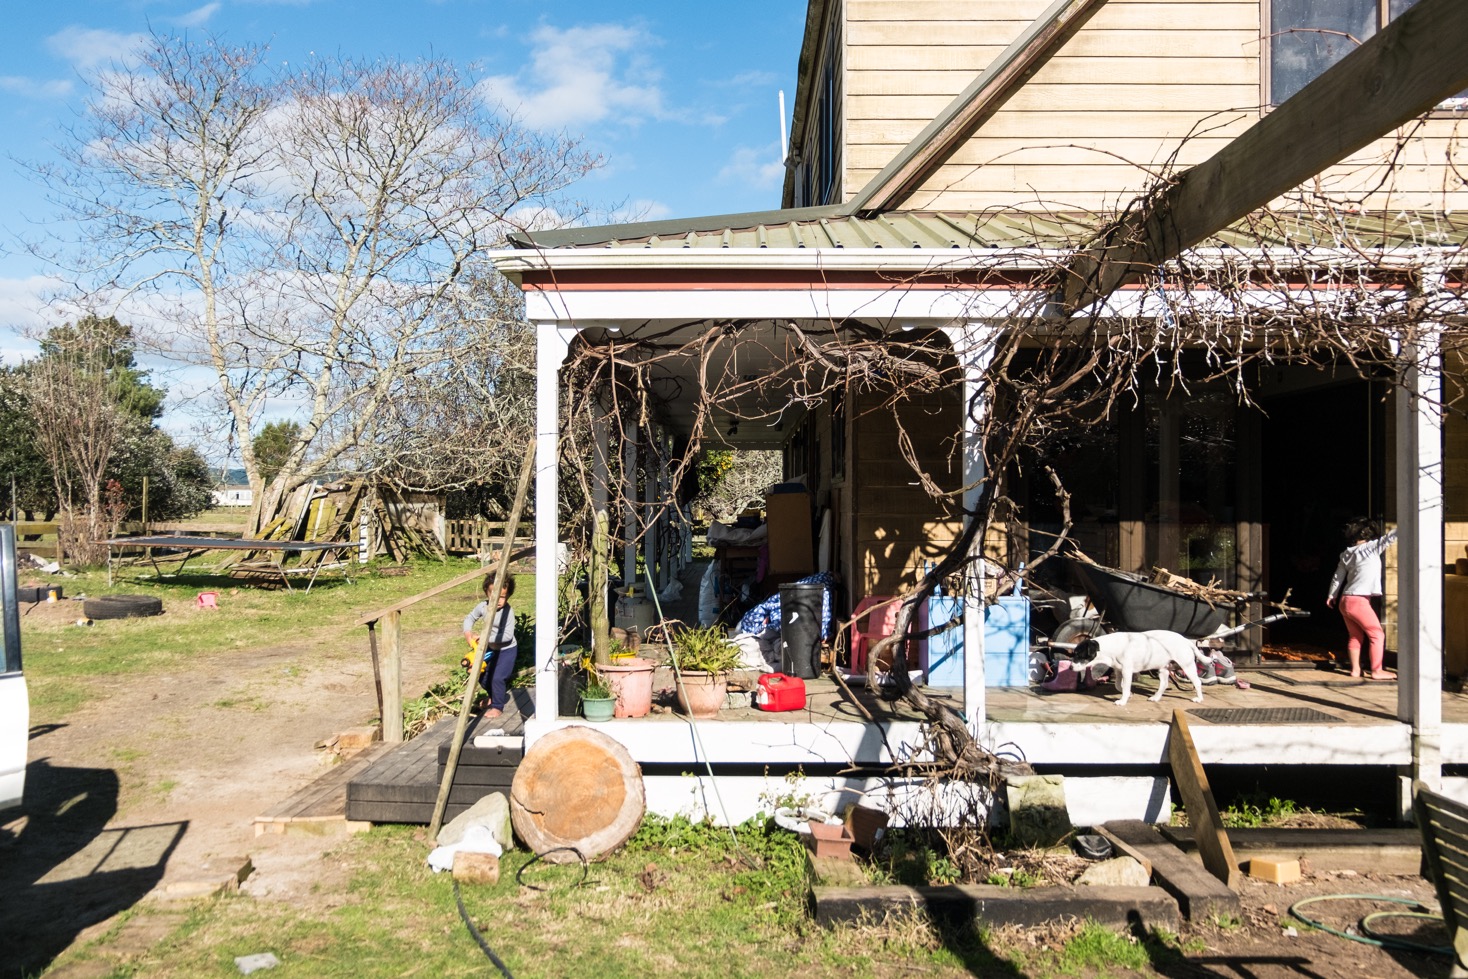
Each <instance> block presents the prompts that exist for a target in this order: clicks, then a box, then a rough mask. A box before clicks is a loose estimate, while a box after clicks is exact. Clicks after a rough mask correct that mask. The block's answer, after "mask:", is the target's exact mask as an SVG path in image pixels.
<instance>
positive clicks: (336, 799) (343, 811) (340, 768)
mask: <svg viewBox="0 0 1468 979" xmlns="http://www.w3.org/2000/svg"><path fill="white" fill-rule="evenodd" d="M391 747H392V746H391V745H386V744H383V743H382V742H381V741H378V742H375V743H373V744H370V745H368V746H367V747H365V748H363V749H362V750H361V751H359V752H357V753H356V754H355V755H353V756H352V757H351V758H348V759H347V760H345V761H343V762H342V763H341V764H340V765H336V766H335V767H333V768H332V769H331V770H329V771H328V772H326V773H325V774H324V775H322V776H321V777H320V778H318V779H316V781H314V782H312V783H311V784H309V785H307V786H305V787H304V788H302V789H301V790H300V791H298V792H296V793H295V794H294V795H291V796H290V797H289V798H287V799H286V800H285V801H283V802H281V803H279V804H278V805H276V806H274V807H273V808H271V809H270V810H269V811H267V812H265V813H264V814H262V815H259V816H256V817H255V835H256V836H263V835H264V834H266V833H285V832H287V831H289V830H292V829H296V830H306V831H309V832H315V833H320V832H323V831H325V830H327V829H333V828H335V824H338V823H340V824H345V823H346V821H347V783H348V782H349V781H351V780H352V779H353V778H354V777H356V776H357V775H358V774H359V773H361V772H363V771H366V770H367V769H368V768H370V767H371V766H372V764H373V763H374V762H376V761H377V759H378V758H380V757H382V756H383V755H385V754H387V752H388V749H389V748H391Z"/></svg>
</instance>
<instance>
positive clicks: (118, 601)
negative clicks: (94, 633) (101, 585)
mask: <svg viewBox="0 0 1468 979" xmlns="http://www.w3.org/2000/svg"><path fill="white" fill-rule="evenodd" d="M82 611H83V612H85V613H86V616H87V618H89V619H135V618H142V617H143V616H148V615H161V614H162V613H163V599H161V598H154V597H153V596H152V595H102V596H100V597H98V598H89V599H87V600H86V601H84V602H82Z"/></svg>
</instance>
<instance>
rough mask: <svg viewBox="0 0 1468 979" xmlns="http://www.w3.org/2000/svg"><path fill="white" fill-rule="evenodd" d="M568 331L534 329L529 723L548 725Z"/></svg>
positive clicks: (553, 694)
mask: <svg viewBox="0 0 1468 979" xmlns="http://www.w3.org/2000/svg"><path fill="white" fill-rule="evenodd" d="M575 335H576V331H575V330H574V329H570V328H567V327H558V326H555V325H554V324H550V323H537V324H535V353H536V357H535V439H536V441H535V621H536V624H537V628H536V630H535V717H536V719H537V720H543V721H554V720H555V719H556V715H557V713H558V712H559V706H560V705H559V697H558V694H557V683H556V636H557V634H558V633H559V632H560V620H559V616H558V614H557V610H556V584H557V578H558V577H559V576H560V570H561V569H560V565H559V564H558V562H557V552H558V550H559V548H558V546H557V545H558V544H559V542H560V526H559V524H560V519H559V518H560V513H559V508H558V507H557V505H556V504H557V499H558V493H557V490H558V489H559V486H560V480H561V474H560V467H559V465H558V463H557V461H556V459H557V452H558V451H559V449H560V441H561V420H560V410H559V409H560V400H561V399H560V391H561V365H562V364H563V363H565V361H566V352H567V351H568V350H570V347H571V338H572V337H574V336H575Z"/></svg>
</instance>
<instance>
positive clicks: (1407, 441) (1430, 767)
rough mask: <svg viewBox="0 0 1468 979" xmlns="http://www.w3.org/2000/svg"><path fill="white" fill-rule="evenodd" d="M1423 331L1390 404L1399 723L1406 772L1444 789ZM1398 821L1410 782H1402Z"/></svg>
mask: <svg viewBox="0 0 1468 979" xmlns="http://www.w3.org/2000/svg"><path fill="white" fill-rule="evenodd" d="M1428 326H1429V329H1427V330H1425V331H1424V332H1425V333H1426V336H1425V337H1424V339H1423V340H1422V341H1419V344H1418V345H1417V346H1415V347H1405V346H1404V347H1403V349H1402V351H1401V353H1402V356H1403V358H1404V359H1406V360H1409V361H1410V362H1411V366H1410V367H1409V368H1408V369H1407V371H1406V372H1405V374H1404V376H1403V389H1402V390H1401V391H1399V392H1398V393H1397V398H1396V430H1397V453H1396V455H1397V458H1396V466H1397V479H1396V484H1397V487H1396V488H1397V541H1398V544H1397V548H1398V550H1397V657H1398V662H1397V672H1398V674H1399V676H1398V679H1399V681H1400V682H1399V683H1398V684H1397V717H1398V718H1399V719H1400V720H1402V721H1407V722H1410V723H1411V725H1412V771H1411V773H1410V779H1421V780H1422V781H1423V782H1425V783H1427V785H1428V786H1429V787H1431V788H1433V789H1440V788H1441V786H1442V680H1443V645H1442V629H1443V621H1442V620H1443V616H1442V607H1443V579H1442V575H1443V567H1442V565H1443V458H1442V422H1443V419H1442V409H1441V405H1442V356H1441V348H1440V346H1439V344H1438V341H1437V337H1436V335H1435V334H1434V333H1433V332H1431V330H1430V325H1428ZM1402 789H1403V793H1402V799H1403V815H1404V816H1405V815H1406V814H1407V813H1409V812H1410V803H1411V782H1410V780H1408V779H1404V780H1403V785H1402Z"/></svg>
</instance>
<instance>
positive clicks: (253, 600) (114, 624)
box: [21, 559, 535, 723]
mask: <svg viewBox="0 0 1468 979" xmlns="http://www.w3.org/2000/svg"><path fill="white" fill-rule="evenodd" d="M475 564H476V562H474V561H472V560H468V559H452V560H448V561H443V562H439V561H419V562H415V563H413V564H411V565H409V566H408V568H409V571H410V574H409V576H407V577H402V576H397V575H392V576H387V575H384V574H381V573H380V572H381V571H382V570H387V569H390V568H391V567H392V566H391V565H385V564H369V565H366V566H362V567H356V566H354V567H353V568H352V570H351V571H350V572H349V574H350V575H351V582H350V583H348V582H347V581H345V580H343V579H342V577H341V576H340V573H339V572H325V573H323V576H322V577H321V578H319V579H318V580H317V582H316V584H315V586H314V587H313V588H312V589H311V591H310V593H306V592H304V591H302V590H300V589H299V588H298V589H297V590H296V591H293V592H288V591H286V590H284V589H280V588H271V587H262V586H261V584H260V583H258V582H245V581H239V580H236V579H233V578H228V577H225V576H222V575H219V574H214V573H211V571H210V570H209V567H208V562H207V561H205V562H202V563H201V565H200V566H199V570H198V571H195V566H194V565H193V564H190V566H189V567H188V568H187V569H186V571H185V573H184V574H183V575H182V576H179V577H163V578H157V577H154V576H153V573H152V569H151V568H150V567H146V566H133V567H131V568H129V569H128V570H126V571H124V572H121V573H118V574H115V575H114V580H113V582H112V583H111V584H110V585H109V583H108V580H107V577H108V576H107V572H106V570H105V569H101V570H97V569H93V570H86V571H80V572H77V573H76V574H75V576H74V577H68V578H63V579H60V582H61V584H62V585H63V588H64V592H65V595H66V598H65V599H64V600H63V602H62V603H61V605H60V607H57V606H47V605H39V606H33V607H30V608H27V607H25V606H23V607H22V612H23V615H22V617H21V636H22V641H23V644H24V650H25V666H26V680H27V683H28V685H29V687H30V695H31V713H32V717H33V719H44V720H45V721H47V722H52V723H54V722H58V721H62V720H64V719H65V718H66V717H67V715H69V714H70V713H71V712H72V711H74V710H75V709H76V708H77V707H79V706H80V705H81V704H83V703H85V702H86V701H87V699H88V698H89V697H91V696H93V695H95V694H96V692H97V691H98V690H99V689H100V688H101V687H102V686H104V685H105V684H107V683H108V681H109V680H110V679H112V678H114V677H118V676H132V675H137V674H151V673H163V672H168V671H174V670H179V669H182V668H185V667H186V666H187V662H188V660H189V659H190V658H192V657H194V656H197V655H198V654H199V653H200V652H204V651H209V652H219V651H229V650H236V649H239V650H242V649H246V648H250V649H255V648H261V647H270V646H276V645H286V644H308V643H310V642H311V641H312V640H313V639H314V638H316V637H324V636H330V637H339V636H340V635H342V634H343V632H346V631H351V632H355V631H356V628H355V627H354V623H355V622H356V620H357V619H358V618H360V617H361V616H362V615H364V614H368V613H371V612H374V611H377V610H379V609H383V608H386V607H388V606H391V605H393V604H395V603H397V602H398V601H401V600H402V599H403V598H404V597H406V596H407V595H411V594H414V593H417V592H422V591H427V590H428V589H430V588H432V587H433V586H434V585H437V584H439V583H441V582H444V581H448V580H449V579H451V578H453V577H455V576H457V575H462V574H464V573H466V572H468V571H472V570H474V568H475ZM145 567H146V570H145ZM328 575H329V576H328ZM51 580H52V581H53V582H54V581H55V580H56V579H51ZM534 580H535V578H534V575H519V576H517V580H516V594H515V596H514V599H513V601H512V603H511V604H512V605H513V606H514V608H515V610H516V612H517V613H518V612H529V611H530V610H531V608H532V607H533V605H534V592H535V588H534ZM38 583H40V582H39V579H38ZM475 590H476V587H475V585H473V584H465V585H463V586H461V587H460V588H456V589H453V590H451V592H450V593H449V594H448V595H447V596H440V597H439V598H437V599H435V600H430V601H428V602H425V603H424V604H423V605H422V606H418V607H415V608H414V609H410V610H408V611H406V612H404V628H405V629H406V628H413V627H415V626H422V625H425V624H431V625H433V626H436V627H438V628H439V629H440V630H441V631H442V632H443V634H444V637H445V638H444V640H443V642H444V654H445V655H444V659H445V664H446V667H447V666H449V665H452V664H453V663H456V662H457V661H458V658H459V656H460V655H462V653H463V649H462V648H461V647H462V642H459V643H454V641H453V637H456V636H457V635H458V634H459V633H458V628H457V625H458V617H462V616H463V615H464V614H465V613H466V612H467V611H468V608H469V606H468V605H466V604H465V602H466V600H467V599H466V597H465V596H466V595H468V594H469V593H470V592H473V591H475ZM202 591H215V592H218V593H219V599H218V601H219V606H220V607H219V610H218V611H209V610H200V609H198V608H197V607H196V605H195V601H196V598H197V596H198V594H199V593H200V592H202ZM106 594H142V595H153V596H156V597H158V598H160V599H162V600H163V607H164V614H163V615H159V616H151V617H145V618H131V619H110V620H102V619H99V620H96V621H94V622H93V623H92V625H90V626H79V625H77V621H78V620H79V619H82V618H84V611H83V609H84V603H83V602H81V601H78V600H76V599H78V598H80V597H81V596H87V597H95V596H98V595H106ZM416 693H417V691H405V696H408V697H412V696H414V695H416Z"/></svg>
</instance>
